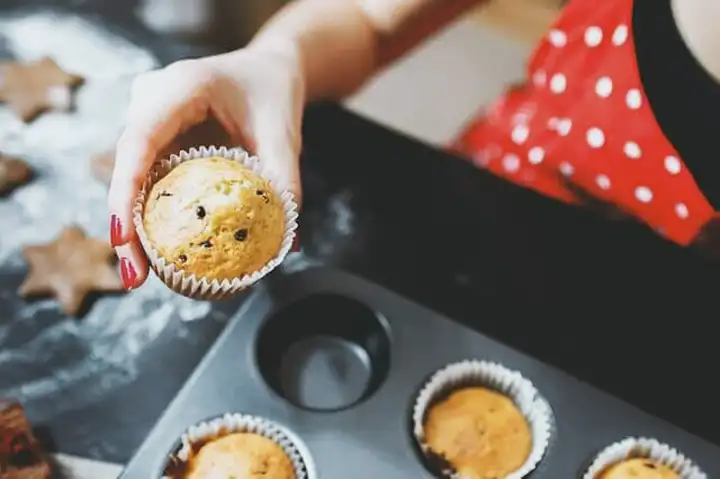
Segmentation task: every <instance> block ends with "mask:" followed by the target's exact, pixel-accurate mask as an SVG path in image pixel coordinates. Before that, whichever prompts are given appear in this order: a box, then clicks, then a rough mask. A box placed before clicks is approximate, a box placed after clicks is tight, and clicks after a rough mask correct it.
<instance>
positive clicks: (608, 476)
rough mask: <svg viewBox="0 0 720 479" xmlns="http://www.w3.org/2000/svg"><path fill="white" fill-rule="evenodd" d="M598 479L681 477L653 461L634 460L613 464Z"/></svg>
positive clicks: (678, 478)
mask: <svg viewBox="0 0 720 479" xmlns="http://www.w3.org/2000/svg"><path fill="white" fill-rule="evenodd" d="M597 479H680V475H678V473H677V472H675V471H673V470H672V469H670V468H669V467H667V466H665V465H663V464H660V463H658V462H656V461H653V460H652V459H645V458H634V459H627V460H625V461H621V462H618V463H616V464H613V465H612V466H610V467H608V468H607V469H606V470H604V471H603V472H602V473H600V475H599V476H598V477H597Z"/></svg>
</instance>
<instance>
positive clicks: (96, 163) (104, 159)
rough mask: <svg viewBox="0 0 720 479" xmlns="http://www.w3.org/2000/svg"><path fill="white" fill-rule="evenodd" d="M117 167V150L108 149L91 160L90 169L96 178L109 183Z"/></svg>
mask: <svg viewBox="0 0 720 479" xmlns="http://www.w3.org/2000/svg"><path fill="white" fill-rule="evenodd" d="M114 168H115V151H114V150H113V151H106V152H104V153H100V154H99V155H95V156H94V157H93V158H92V159H91V160H90V171H92V174H93V176H94V177H95V179H96V180H98V181H100V182H102V183H105V184H109V183H110V180H112V174H113V169H114Z"/></svg>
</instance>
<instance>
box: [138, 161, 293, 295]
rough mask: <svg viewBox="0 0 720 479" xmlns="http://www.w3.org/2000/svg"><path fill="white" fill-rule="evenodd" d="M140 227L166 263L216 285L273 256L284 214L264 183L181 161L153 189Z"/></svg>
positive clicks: (216, 164) (225, 166)
mask: <svg viewBox="0 0 720 479" xmlns="http://www.w3.org/2000/svg"><path fill="white" fill-rule="evenodd" d="M143 225H144V229H145V233H146V235H147V238H148V240H149V242H150V243H151V245H152V247H154V248H155V249H157V251H158V253H159V254H160V256H161V257H163V258H164V259H165V260H166V261H167V262H168V263H173V264H175V266H176V267H177V268H178V269H179V270H183V271H184V272H185V273H186V274H188V275H190V274H194V275H196V276H197V277H199V278H200V277H201V278H207V279H209V280H219V281H222V280H225V279H228V280H232V279H235V278H240V277H242V276H244V275H246V274H251V273H253V272H255V271H258V270H260V269H262V267H263V266H265V265H266V264H267V263H268V262H269V261H270V260H272V259H273V258H274V257H275V256H276V255H277V254H278V252H279V250H280V247H281V245H282V241H283V237H284V234H285V215H284V210H283V206H282V201H281V199H280V198H279V196H278V195H276V194H275V193H274V191H273V190H272V188H271V187H270V184H269V183H268V182H267V181H266V180H265V179H263V178H261V177H260V176H258V175H256V174H255V173H254V172H253V171H251V170H250V169H249V168H247V167H246V166H244V165H243V164H241V163H239V162H237V161H233V160H229V159H226V158H220V157H211V158H200V159H195V160H188V161H185V162H183V163H181V164H180V165H178V166H177V167H176V168H174V169H173V170H172V171H170V173H168V175H167V176H165V177H164V178H162V179H161V180H160V181H158V182H157V183H156V184H155V185H153V187H152V189H151V190H150V193H149V196H148V198H147V202H146V204H145V210H144V214H143Z"/></svg>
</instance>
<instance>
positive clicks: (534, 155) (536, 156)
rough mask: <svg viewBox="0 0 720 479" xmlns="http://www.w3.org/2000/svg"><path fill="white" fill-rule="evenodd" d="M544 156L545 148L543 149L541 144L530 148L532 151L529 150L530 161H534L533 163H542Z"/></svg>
mask: <svg viewBox="0 0 720 479" xmlns="http://www.w3.org/2000/svg"><path fill="white" fill-rule="evenodd" d="M544 158H545V150H543V149H542V148H540V147H539V146H534V147H532V148H530V151H529V152H528V161H529V162H530V163H532V164H533V165H539V164H540V163H542V161H543V159H544Z"/></svg>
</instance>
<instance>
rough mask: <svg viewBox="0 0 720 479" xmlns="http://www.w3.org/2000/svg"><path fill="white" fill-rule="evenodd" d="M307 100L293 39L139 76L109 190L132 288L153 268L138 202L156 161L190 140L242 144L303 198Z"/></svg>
mask: <svg viewBox="0 0 720 479" xmlns="http://www.w3.org/2000/svg"><path fill="white" fill-rule="evenodd" d="M304 103H305V92H304V83H303V75H302V71H301V67H300V61H299V59H298V55H296V53H295V50H294V49H293V48H292V46H287V47H285V46H273V47H267V46H264V47H249V48H246V49H243V50H238V51H235V52H232V53H228V54H224V55H219V56H215V57H207V58H200V59H195V60H183V61H180V62H177V63H174V64H172V65H170V66H168V67H166V68H163V69H161V70H155V71H152V72H149V73H144V74H141V75H140V76H138V77H137V78H136V80H135V82H134V84H133V88H132V95H131V100H130V106H129V108H128V112H127V123H126V127H125V131H124V132H123V133H122V135H121V137H120V140H119V141H118V144H117V148H116V159H115V167H114V171H113V175H112V181H111V184H110V193H109V206H110V238H111V243H112V245H113V246H114V247H115V251H116V253H117V255H118V258H119V259H120V268H121V273H122V277H123V281H124V283H125V286H126V287H127V288H128V289H132V288H137V287H138V286H140V285H141V284H142V283H143V282H144V281H145V279H146V278H147V274H148V262H147V257H146V255H145V253H144V252H143V250H142V246H141V245H140V243H139V240H138V238H137V235H136V232H135V229H134V225H133V222H132V207H133V203H134V201H135V197H136V195H137V193H138V190H139V188H140V187H141V186H142V183H143V181H144V180H145V176H146V174H147V172H148V170H149V168H150V167H151V166H152V164H153V163H154V162H155V161H156V160H157V159H158V158H159V157H161V156H163V154H167V153H169V152H173V151H178V150H179V149H183V148H188V147H190V146H201V145H209V144H216V145H218V146H220V145H228V146H231V145H241V146H243V147H244V148H245V149H246V150H248V151H250V152H251V153H252V154H256V155H258V156H259V157H260V158H261V159H262V161H264V162H267V164H268V165H269V167H270V168H271V169H273V170H274V173H275V174H276V175H277V177H278V178H280V179H281V181H282V182H283V183H284V184H282V185H280V187H281V188H283V189H289V190H290V191H292V192H293V193H294V194H295V195H296V201H297V202H298V205H299V204H300V198H301V188H300V175H299V168H298V166H299V165H298V157H299V153H300V147H301V145H300V144H301V135H300V125H301V121H302V111H303V107H304ZM213 126H217V128H213ZM218 131H219V132H220V133H222V136H223V137H224V138H225V139H224V140H220V141H218V140H214V141H208V139H207V135H209V134H213V133H217V132H218ZM203 135H205V136H204V137H203ZM201 137H203V138H201ZM216 137H217V135H216ZM194 140H198V141H195V142H194Z"/></svg>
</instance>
